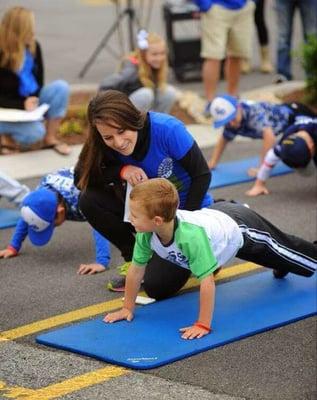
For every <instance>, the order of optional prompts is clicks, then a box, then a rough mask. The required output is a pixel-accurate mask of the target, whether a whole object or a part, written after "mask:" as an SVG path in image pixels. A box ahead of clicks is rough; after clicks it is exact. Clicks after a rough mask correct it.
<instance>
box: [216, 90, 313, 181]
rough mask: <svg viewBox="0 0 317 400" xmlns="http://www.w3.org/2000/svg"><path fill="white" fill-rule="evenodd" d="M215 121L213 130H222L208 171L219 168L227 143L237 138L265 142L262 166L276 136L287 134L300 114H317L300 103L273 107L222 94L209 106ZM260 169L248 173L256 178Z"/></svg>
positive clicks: (250, 170)
mask: <svg viewBox="0 0 317 400" xmlns="http://www.w3.org/2000/svg"><path fill="white" fill-rule="evenodd" d="M210 113H211V115H212V117H213V119H214V127H215V128H220V127H223V128H224V129H223V133H222V135H221V136H220V137H219V139H218V141H217V143H216V145H215V149H214V151H213V153H212V155H211V157H210V159H209V161H208V165H209V168H211V169H213V168H216V166H217V164H218V162H219V160H220V158H221V155H222V153H223V152H224V150H225V148H226V146H227V144H228V143H229V142H232V140H234V138H235V137H236V136H238V135H239V136H244V137H249V138H252V139H262V140H263V145H262V151H261V155H260V165H261V164H262V162H263V159H264V156H265V154H266V153H267V152H268V150H269V149H270V148H271V147H273V146H274V144H275V140H276V137H277V136H278V135H280V134H282V133H283V132H284V130H285V129H286V128H287V127H288V126H289V125H291V124H292V123H293V122H294V120H295V118H296V117H297V116H299V115H302V116H308V117H314V116H316V114H314V112H313V111H312V110H310V109H309V108H307V107H306V106H304V105H303V104H300V103H290V104H274V103H269V102H264V101H261V102H254V101H248V100H237V99H236V98H235V97H232V96H229V95H226V94H225V95H221V96H218V97H216V98H215V99H214V101H213V102H212V103H211V106H210ZM257 172H258V168H254V167H252V168H250V169H249V170H248V174H249V175H250V176H256V174H257Z"/></svg>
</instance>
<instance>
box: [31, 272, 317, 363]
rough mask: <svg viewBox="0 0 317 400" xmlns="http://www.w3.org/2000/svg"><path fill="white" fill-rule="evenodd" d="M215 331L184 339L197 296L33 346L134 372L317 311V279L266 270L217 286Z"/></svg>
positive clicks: (96, 322) (60, 333)
mask: <svg viewBox="0 0 317 400" xmlns="http://www.w3.org/2000/svg"><path fill="white" fill-rule="evenodd" d="M216 296H217V298H216V309H215V315H214V321H213V332H212V333H211V334H209V335H207V336H205V337H203V338H202V339H196V340H183V339H181V337H180V333H179V331H178V330H179V328H182V327H185V326H190V325H191V324H192V323H193V322H194V321H196V320H197V316H198V302H199V294H198V292H194V293H187V294H184V295H180V296H176V297H173V298H171V299H168V300H164V301H160V302H156V303H153V304H151V305H148V306H144V307H142V308H138V309H137V311H136V315H135V318H134V320H133V321H132V322H126V321H120V322H117V323H113V324H106V323H104V322H103V321H102V317H99V318H97V319H93V320H90V321H85V322H81V323H78V324H75V325H71V326H68V327H66V328H61V329H57V330H54V331H52V332H49V333H45V334H43V335H40V336H38V337H37V339H36V340H37V342H38V343H42V344H45V345H48V346H53V347H57V348H60V349H64V350H69V351H72V352H75V353H79V354H83V355H86V356H90V357H95V358H97V359H100V360H103V361H106V362H109V363H112V364H117V365H123V366H125V367H130V368H134V369H150V368H155V367H158V366H161V365H164V364H168V363H171V362H173V361H176V360H180V359H182V358H185V357H189V356H191V355H193V354H197V353H200V352H203V351H206V350H209V349H211V348H213V347H218V346H222V345H225V344H226V343H230V342H233V341H236V340H239V339H242V338H244V337H247V336H251V335H255V334H256V333H259V332H263V331H266V330H269V329H273V328H276V327H278V326H281V325H285V324H288V323H290V322H293V321H297V320H299V319H302V318H306V317H308V316H311V315H313V314H315V313H316V308H317V307H316V278H315V277H311V278H302V277H298V276H295V275H291V274H289V275H288V276H287V278H286V279H281V280H277V279H274V278H273V276H272V273H271V272H265V273H260V274H256V275H254V276H249V277H246V278H242V279H238V280H236V281H232V282H228V283H224V284H220V285H217V294H216Z"/></svg>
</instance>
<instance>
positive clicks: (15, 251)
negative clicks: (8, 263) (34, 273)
mask: <svg viewBox="0 0 317 400" xmlns="http://www.w3.org/2000/svg"><path fill="white" fill-rule="evenodd" d="M7 250H10V251H12V252H13V255H14V256H17V255H18V251H17V250H16V249H15V248H14V247H12V246H11V245H9V246H7Z"/></svg>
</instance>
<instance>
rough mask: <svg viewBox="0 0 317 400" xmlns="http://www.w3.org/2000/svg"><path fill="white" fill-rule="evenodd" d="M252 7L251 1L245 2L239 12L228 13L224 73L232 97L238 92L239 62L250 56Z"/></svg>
mask: <svg viewBox="0 0 317 400" xmlns="http://www.w3.org/2000/svg"><path fill="white" fill-rule="evenodd" d="M254 7H255V6H254V3H253V2H252V1H251V2H247V3H246V5H245V6H244V7H243V8H241V9H240V10H236V11H234V10H232V11H231V13H230V19H229V21H230V30H229V34H228V43H227V62H226V71H225V72H226V80H227V91H228V93H229V94H231V95H233V96H237V95H238V92H239V81H240V65H241V60H242V59H249V58H250V56H251V47H252V32H253V13H254Z"/></svg>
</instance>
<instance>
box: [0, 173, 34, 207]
mask: <svg viewBox="0 0 317 400" xmlns="http://www.w3.org/2000/svg"><path fill="white" fill-rule="evenodd" d="M29 192H30V189H29V188H28V187H27V186H26V185H22V184H21V183H20V182H18V181H16V180H15V179H12V178H10V176H8V175H6V174H5V173H4V172H2V171H1V170H0V198H1V197H5V198H6V199H7V200H9V201H12V202H13V203H14V204H15V205H17V206H19V205H20V204H21V202H22V200H23V199H24V197H25V196H26V195H27V194H28V193H29Z"/></svg>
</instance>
